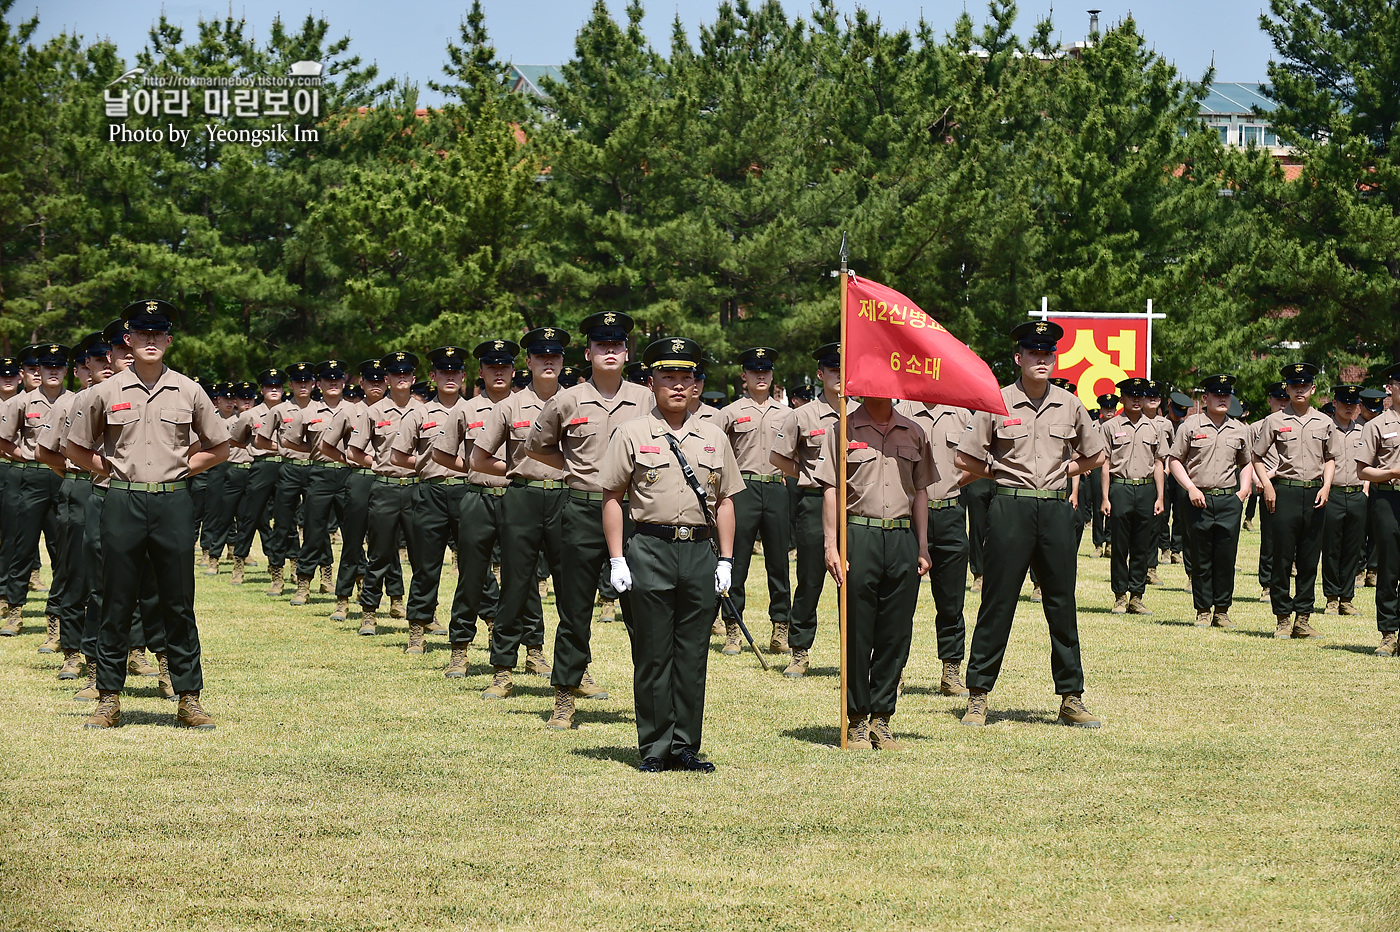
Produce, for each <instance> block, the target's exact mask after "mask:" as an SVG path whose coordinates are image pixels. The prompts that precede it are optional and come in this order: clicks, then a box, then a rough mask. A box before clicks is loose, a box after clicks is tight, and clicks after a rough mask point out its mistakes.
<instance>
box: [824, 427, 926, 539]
mask: <svg viewBox="0 0 1400 932" xmlns="http://www.w3.org/2000/svg"><path fill="white" fill-rule="evenodd" d="M891 418H892V419H891V422H890V425H889V427H888V428H887V430H886V431H885V432H884V433H882V432H881V431H880V429H879V428H878V427H876V426H875V424H874V423H873V422H872V421H871V420H870V413H869V412H868V411H866V410H865V408H860V409H858V410H857V411H856V412H855V413H854V414H849V415H847V416H846V450H845V454H846V513H847V514H851V515H856V516H857V517H861V518H907V517H909V516H910V515H911V514H912V513H913V510H914V509H913V497H914V493H915V492H917V491H919V490H920V489H927V488H928V487H929V486H931V485H933V484H934V483H935V482H937V481H938V470H937V467H935V465H934V460H933V447H932V446H931V445H930V444H929V441H928V437H927V436H926V435H925V434H924V431H923V428H921V427H919V425H918V424H915V423H914V422H913V421H911V420H910V419H909V418H907V417H905V416H904V415H902V414H900V413H899V412H898V411H895V412H893V413H892V416H891ZM838 433H839V432H838V431H831V432H829V433H827V435H826V442H825V443H824V444H823V445H822V449H823V458H822V460H821V461H820V462H818V463H817V468H816V473H815V474H816V479H817V482H818V483H820V484H821V485H823V486H827V487H830V486H835V485H836V479H837V477H836V471H837V463H838V462H839V460H838V459H837V458H836V457H837V453H836V444H837V442H838V440H839V437H838Z"/></svg>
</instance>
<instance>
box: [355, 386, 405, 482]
mask: <svg viewBox="0 0 1400 932" xmlns="http://www.w3.org/2000/svg"><path fill="white" fill-rule="evenodd" d="M411 410H413V402H412V400H410V401H409V402H407V403H406V404H404V405H403V406H402V407H400V406H399V405H396V404H394V396H393V395H385V396H384V397H383V398H381V399H379V400H378V401H376V402H375V403H374V404H372V405H370V406H369V407H368V408H365V409H364V410H363V411H359V412H356V413H355V418H354V422H353V424H351V426H350V446H352V447H354V448H355V449H356V450H359V451H361V452H363V453H367V454H369V457H370V459H371V460H372V461H373V463H374V471H375V473H376V474H377V475H380V476H397V477H399V478H407V477H408V476H412V475H416V473H415V472H414V471H413V470H412V469H404V468H403V467H402V466H395V465H394V464H393V463H391V462H389V453H390V451H391V450H392V449H393V443H394V437H395V435H397V434H398V432H399V424H400V422H402V421H403V419H404V415H406V414H407V413H408V412H409V411H411Z"/></svg>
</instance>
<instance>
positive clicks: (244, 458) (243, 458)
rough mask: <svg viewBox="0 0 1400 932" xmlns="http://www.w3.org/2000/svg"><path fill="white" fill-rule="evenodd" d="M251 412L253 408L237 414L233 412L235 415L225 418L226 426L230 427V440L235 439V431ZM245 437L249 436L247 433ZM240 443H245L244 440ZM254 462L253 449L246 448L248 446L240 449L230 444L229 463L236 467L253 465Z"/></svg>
mask: <svg viewBox="0 0 1400 932" xmlns="http://www.w3.org/2000/svg"><path fill="white" fill-rule="evenodd" d="M251 411H252V409H251V408H250V409H248V411H235V412H233V414H232V415H230V416H229V417H226V418H224V425H225V426H226V427H228V437H229V440H233V439H234V431H235V429H237V428H238V427H239V425H240V424H241V423H242V422H243V421H244V419H245V417H246V416H247V415H248V414H249V413H250V412H251ZM244 436H247V434H246V433H245V434H244ZM239 442H240V443H244V441H242V440H240V441H239ZM252 461H253V451H252V449H251V448H250V447H248V446H246V445H244V446H241V447H239V446H234V445H233V444H232V443H230V444H229V448H228V462H230V463H232V464H234V465H235V466H236V465H238V464H240V463H251V462H252Z"/></svg>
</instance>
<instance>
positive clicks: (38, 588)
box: [29, 567, 49, 592]
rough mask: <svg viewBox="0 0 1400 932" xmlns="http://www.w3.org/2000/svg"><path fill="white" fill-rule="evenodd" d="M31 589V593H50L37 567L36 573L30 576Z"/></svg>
mask: <svg viewBox="0 0 1400 932" xmlns="http://www.w3.org/2000/svg"><path fill="white" fill-rule="evenodd" d="M29 589H30V591H31V592H48V591H49V587H48V586H46V585H44V581H43V580H42V579H40V578H39V569H38V567H35V569H34V572H32V573H30V574H29Z"/></svg>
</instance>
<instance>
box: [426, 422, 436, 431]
mask: <svg viewBox="0 0 1400 932" xmlns="http://www.w3.org/2000/svg"><path fill="white" fill-rule="evenodd" d="M436 426H437V421H428V422H427V423H426V424H424V425H423V430H427V429H428V428H430V427H436Z"/></svg>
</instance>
